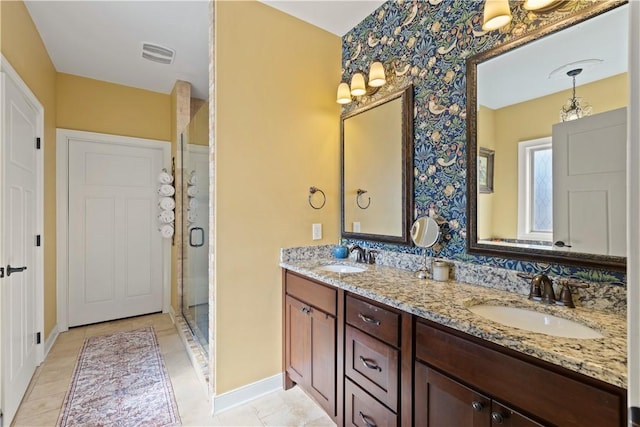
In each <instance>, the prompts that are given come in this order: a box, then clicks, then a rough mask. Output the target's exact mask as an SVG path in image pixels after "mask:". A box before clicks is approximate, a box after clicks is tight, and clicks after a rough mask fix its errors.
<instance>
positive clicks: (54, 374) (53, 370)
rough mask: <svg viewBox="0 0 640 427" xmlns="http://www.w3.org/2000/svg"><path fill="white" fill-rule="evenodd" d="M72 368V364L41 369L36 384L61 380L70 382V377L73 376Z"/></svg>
mask: <svg viewBox="0 0 640 427" xmlns="http://www.w3.org/2000/svg"><path fill="white" fill-rule="evenodd" d="M73 368H74V365H73V364H70V365H61V366H56V367H50V366H47V367H43V369H42V372H41V373H40V375H39V376H38V379H37V384H46V383H51V382H54V381H62V380H65V381H67V382H70V381H71V376H72V375H73ZM34 385H35V384H34Z"/></svg>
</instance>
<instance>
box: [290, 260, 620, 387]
mask: <svg viewBox="0 0 640 427" xmlns="http://www.w3.org/2000/svg"><path fill="white" fill-rule="evenodd" d="M336 263H346V264H351V265H354V264H353V263H351V262H342V261H336V260H335V259H314V260H300V261H286V262H281V263H280V266H281V267H282V268H286V269H288V270H291V271H294V272H297V273H300V274H302V275H304V276H307V277H310V278H313V279H316V280H319V281H321V282H323V283H326V284H329V285H333V286H336V287H338V288H341V289H344V290H346V291H349V292H352V293H354V294H358V295H361V296H364V297H367V298H369V299H372V300H374V301H378V302H381V303H383V304H386V305H389V306H391V307H395V308H398V309H400V310H403V311H406V312H409V313H412V314H415V315H416V316H419V317H422V318H424V319H428V320H431V321H434V322H437V323H439V324H441V325H444V326H448V327H450V328H453V329H456V330H458V331H461V332H465V333H467V334H469V335H473V336H475V337H478V338H482V339H484V340H486V341H490V342H493V343H496V344H498V345H501V346H503V347H506V348H509V349H513V350H516V351H519V352H521V353H525V354H528V355H530V356H533V357H536V358H538V359H541V360H545V361H547V362H550V363H553V364H556V365H560V366H563V367H565V368H567V369H570V370H572V371H575V372H579V373H581V374H584V375H587V376H589V377H593V378H596V379H599V380H602V381H605V382H607V383H609V384H613V385H616V386H618V387H622V388H626V387H627V340H626V337H627V326H626V317H625V316H622V315H619V314H611V313H608V312H603V311H596V310H592V309H585V308H579V307H578V308H575V309H571V308H566V307H558V306H548V305H545V304H542V303H540V302H535V301H530V300H528V299H527V297H526V296H524V295H519V294H516V293H512V292H506V291H502V290H498V289H493V288H487V287H484V286H478V285H472V284H467V283H461V282H454V281H449V282H435V281H432V280H419V279H416V278H415V277H414V275H413V272H412V271H409V270H403V269H399V268H393V267H387V266H381V265H363V264H358V265H359V266H364V267H366V268H367V270H366V271H364V272H361V273H334V272H330V271H327V270H324V269H322V266H324V265H327V264H336ZM485 303H489V304H492V305H507V306H512V307H521V308H529V309H532V310H535V311H540V312H545V313H549V314H553V315H555V316H557V317H562V318H565V319H569V320H574V321H577V322H579V323H582V324H585V325H587V326H590V327H591V328H593V329H596V330H598V331H599V332H601V333H602V334H603V335H604V336H605V337H604V338H599V339H574V338H562V337H555V336H549V335H545V334H539V333H534V332H528V331H525V330H522V329H516V328H513V327H509V326H504V325H502V324H499V323H496V322H493V321H491V320H488V319H485V318H483V317H481V316H479V315H476V314H474V313H472V312H470V311H469V310H467V307H470V306H472V305H476V304H485Z"/></svg>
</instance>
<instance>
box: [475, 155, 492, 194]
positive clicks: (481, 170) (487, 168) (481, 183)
mask: <svg viewBox="0 0 640 427" xmlns="http://www.w3.org/2000/svg"><path fill="white" fill-rule="evenodd" d="M494 153H495V152H494V151H493V150H490V149H488V148H484V147H480V150H479V152H478V191H479V192H480V193H493V156H494Z"/></svg>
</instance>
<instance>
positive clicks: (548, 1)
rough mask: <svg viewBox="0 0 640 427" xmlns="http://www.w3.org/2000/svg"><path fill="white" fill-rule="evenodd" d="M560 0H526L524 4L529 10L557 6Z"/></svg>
mask: <svg viewBox="0 0 640 427" xmlns="http://www.w3.org/2000/svg"><path fill="white" fill-rule="evenodd" d="M557 3H559V1H558V0H524V4H523V5H522V6H523V7H524V8H525V9H527V10H540V9H545V8H547V7H550V6H556V5H557Z"/></svg>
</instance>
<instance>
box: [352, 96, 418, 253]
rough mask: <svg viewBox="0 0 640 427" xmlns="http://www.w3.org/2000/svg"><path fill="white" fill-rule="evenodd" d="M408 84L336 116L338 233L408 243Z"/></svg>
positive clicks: (410, 192) (410, 193) (409, 117)
mask: <svg viewBox="0 0 640 427" xmlns="http://www.w3.org/2000/svg"><path fill="white" fill-rule="evenodd" d="M412 91H413V88H412V86H409V87H408V88H405V89H403V90H402V91H400V92H396V93H393V94H391V95H388V96H387V97H385V98H383V99H381V100H379V101H377V102H374V103H372V104H370V105H367V106H366V107H364V108H362V109H358V110H354V111H352V112H350V113H348V114H345V115H344V116H343V117H342V128H341V130H342V132H341V133H342V135H341V136H342V141H341V142H342V236H343V237H352V238H363V239H367V240H380V241H387V242H396V243H405V244H408V243H409V238H408V230H407V228H408V227H407V224H408V223H409V218H408V216H409V215H410V209H409V203H410V200H411V198H412V197H411V196H412V191H411V187H412V186H411V183H410V182H409V181H408V177H410V169H409V168H410V165H411V162H412V155H411V153H412V151H413V148H412V143H411V141H412V138H411V136H412V125H411V114H410V106H411V105H412V100H411V98H412V96H411V95H412Z"/></svg>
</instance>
